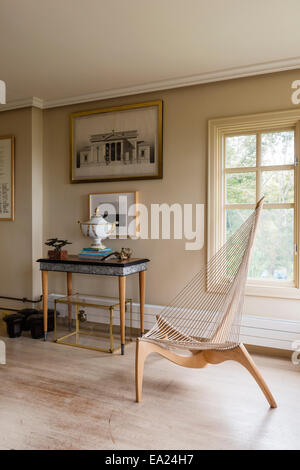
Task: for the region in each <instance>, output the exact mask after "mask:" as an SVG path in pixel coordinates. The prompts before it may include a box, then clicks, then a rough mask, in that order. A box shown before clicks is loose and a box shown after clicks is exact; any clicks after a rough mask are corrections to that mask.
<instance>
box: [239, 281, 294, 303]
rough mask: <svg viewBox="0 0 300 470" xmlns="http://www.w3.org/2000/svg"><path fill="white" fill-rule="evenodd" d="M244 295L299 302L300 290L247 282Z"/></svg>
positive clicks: (291, 287)
mask: <svg viewBox="0 0 300 470" xmlns="http://www.w3.org/2000/svg"><path fill="white" fill-rule="evenodd" d="M245 295H247V296H254V297H272V298H279V299H296V300H297V299H298V300H300V289H298V288H296V287H293V286H286V285H285V286H284V285H281V286H274V285H272V286H271V285H264V284H255V283H251V282H248V283H247V285H246V292H245Z"/></svg>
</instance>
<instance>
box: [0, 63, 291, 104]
mask: <svg viewBox="0 0 300 470" xmlns="http://www.w3.org/2000/svg"><path fill="white" fill-rule="evenodd" d="M295 69H300V57H295V58H291V59H286V60H280V61H272V62H264V63H260V64H254V65H249V66H244V67H237V68H231V69H224V70H217V71H214V72H209V73H203V74H200V75H191V76H188V77H181V78H174V79H170V80H160V81H157V82H151V83H145V84H143V85H136V86H131V87H126V88H115V89H110V90H104V91H100V92H99V93H89V94H86V95H79V96H72V97H69V98H61V99H57V100H42V99H40V98H37V97H32V98H27V99H22V100H17V101H11V102H9V103H7V104H6V105H3V106H0V111H8V110H11V109H18V108H24V107H29V106H34V107H37V108H40V109H50V108H57V107H60V106H69V105H73V104H80V103H88V102H91V101H100V100H104V99H109V98H118V97H121V96H130V95H138V94H141V93H150V92H155V91H161V90H170V89H173V88H182V87H187V86H194V85H201V84H205V83H212V82H219V81H223V80H233V79H236V78H244V77H251V76H254V75H264V74H267V73H276V72H283V71H286V70H295Z"/></svg>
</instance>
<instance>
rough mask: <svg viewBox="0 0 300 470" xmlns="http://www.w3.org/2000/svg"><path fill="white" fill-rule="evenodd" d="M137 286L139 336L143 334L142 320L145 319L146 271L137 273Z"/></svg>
mask: <svg viewBox="0 0 300 470" xmlns="http://www.w3.org/2000/svg"><path fill="white" fill-rule="evenodd" d="M139 285H140V323H141V336H143V334H144V332H145V327H144V318H145V287H146V271H140V272H139Z"/></svg>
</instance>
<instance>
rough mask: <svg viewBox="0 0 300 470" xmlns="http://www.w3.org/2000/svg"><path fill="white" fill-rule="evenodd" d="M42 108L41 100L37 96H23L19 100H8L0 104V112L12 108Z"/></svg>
mask: <svg viewBox="0 0 300 470" xmlns="http://www.w3.org/2000/svg"><path fill="white" fill-rule="evenodd" d="M30 107H35V108H40V109H43V108H44V103H43V100H41V99H40V98H37V97H36V96H32V97H31V98H24V99H21V100H15V101H10V102H8V103H6V104H4V105H1V106H0V112H3V111H11V110H12V109H21V108H30Z"/></svg>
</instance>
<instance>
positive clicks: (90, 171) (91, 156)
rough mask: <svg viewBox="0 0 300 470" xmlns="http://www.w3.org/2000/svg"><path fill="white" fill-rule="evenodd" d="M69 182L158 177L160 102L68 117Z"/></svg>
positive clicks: (160, 141)
mask: <svg viewBox="0 0 300 470" xmlns="http://www.w3.org/2000/svg"><path fill="white" fill-rule="evenodd" d="M70 153H71V183H88V182H97V181H99V182H100V181H101V182H104V181H125V180H137V179H139V180H141V179H157V178H162V169H163V168H162V101H161V100H158V101H150V102H147V103H139V104H131V105H123V106H114V107H111V108H103V109H96V110H92V111H82V112H78V113H73V114H71V116H70Z"/></svg>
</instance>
